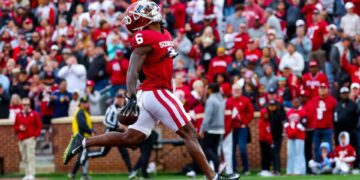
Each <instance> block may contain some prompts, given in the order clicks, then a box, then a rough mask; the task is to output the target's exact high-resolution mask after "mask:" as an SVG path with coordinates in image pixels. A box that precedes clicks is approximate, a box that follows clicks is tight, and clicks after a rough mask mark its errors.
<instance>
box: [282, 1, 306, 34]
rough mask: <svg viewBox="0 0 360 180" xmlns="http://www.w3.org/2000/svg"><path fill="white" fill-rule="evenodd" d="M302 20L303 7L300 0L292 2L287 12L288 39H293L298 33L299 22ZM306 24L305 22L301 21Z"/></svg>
mask: <svg viewBox="0 0 360 180" xmlns="http://www.w3.org/2000/svg"><path fill="white" fill-rule="evenodd" d="M301 18H302V14H301V6H300V1H299V0H291V3H290V5H289V7H288V8H287V11H286V23H287V37H288V38H292V37H293V35H294V34H295V32H296V27H297V26H298V25H297V22H298V21H300V20H301ZM301 21H302V22H304V21H303V20H301Z"/></svg>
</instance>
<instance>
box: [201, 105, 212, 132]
mask: <svg viewBox="0 0 360 180" xmlns="http://www.w3.org/2000/svg"><path fill="white" fill-rule="evenodd" d="M212 112H213V103H212V101H211V99H209V100H207V101H206V103H205V116H204V121H203V123H202V126H201V131H204V126H207V124H208V123H209V122H210V119H211V116H212Z"/></svg>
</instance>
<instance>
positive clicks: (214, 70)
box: [208, 56, 232, 80]
mask: <svg viewBox="0 0 360 180" xmlns="http://www.w3.org/2000/svg"><path fill="white" fill-rule="evenodd" d="M231 61H232V59H231V57H230V56H221V57H220V56H216V57H214V58H213V59H212V60H211V61H210V65H209V70H208V78H209V79H210V80H213V78H214V76H215V75H217V74H224V73H226V69H227V66H228V65H229V64H230V62H231Z"/></svg>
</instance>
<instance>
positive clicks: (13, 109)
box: [9, 94, 22, 121]
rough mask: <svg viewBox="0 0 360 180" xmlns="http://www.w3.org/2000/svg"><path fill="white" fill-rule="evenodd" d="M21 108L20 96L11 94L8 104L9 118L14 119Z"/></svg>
mask: <svg viewBox="0 0 360 180" xmlns="http://www.w3.org/2000/svg"><path fill="white" fill-rule="evenodd" d="M21 109H22V106H21V98H20V96H19V95H18V94H13V95H11V98H10V106H9V120H10V121H15V116H16V114H17V113H19V112H20V111H21Z"/></svg>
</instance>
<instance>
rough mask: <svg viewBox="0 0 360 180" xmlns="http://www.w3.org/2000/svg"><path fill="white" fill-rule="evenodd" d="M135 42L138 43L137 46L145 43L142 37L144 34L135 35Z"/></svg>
mask: <svg viewBox="0 0 360 180" xmlns="http://www.w3.org/2000/svg"><path fill="white" fill-rule="evenodd" d="M135 40H136V43H137V44H141V43H143V42H144V39H143V37H142V34H140V33H139V34H136V35H135Z"/></svg>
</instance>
